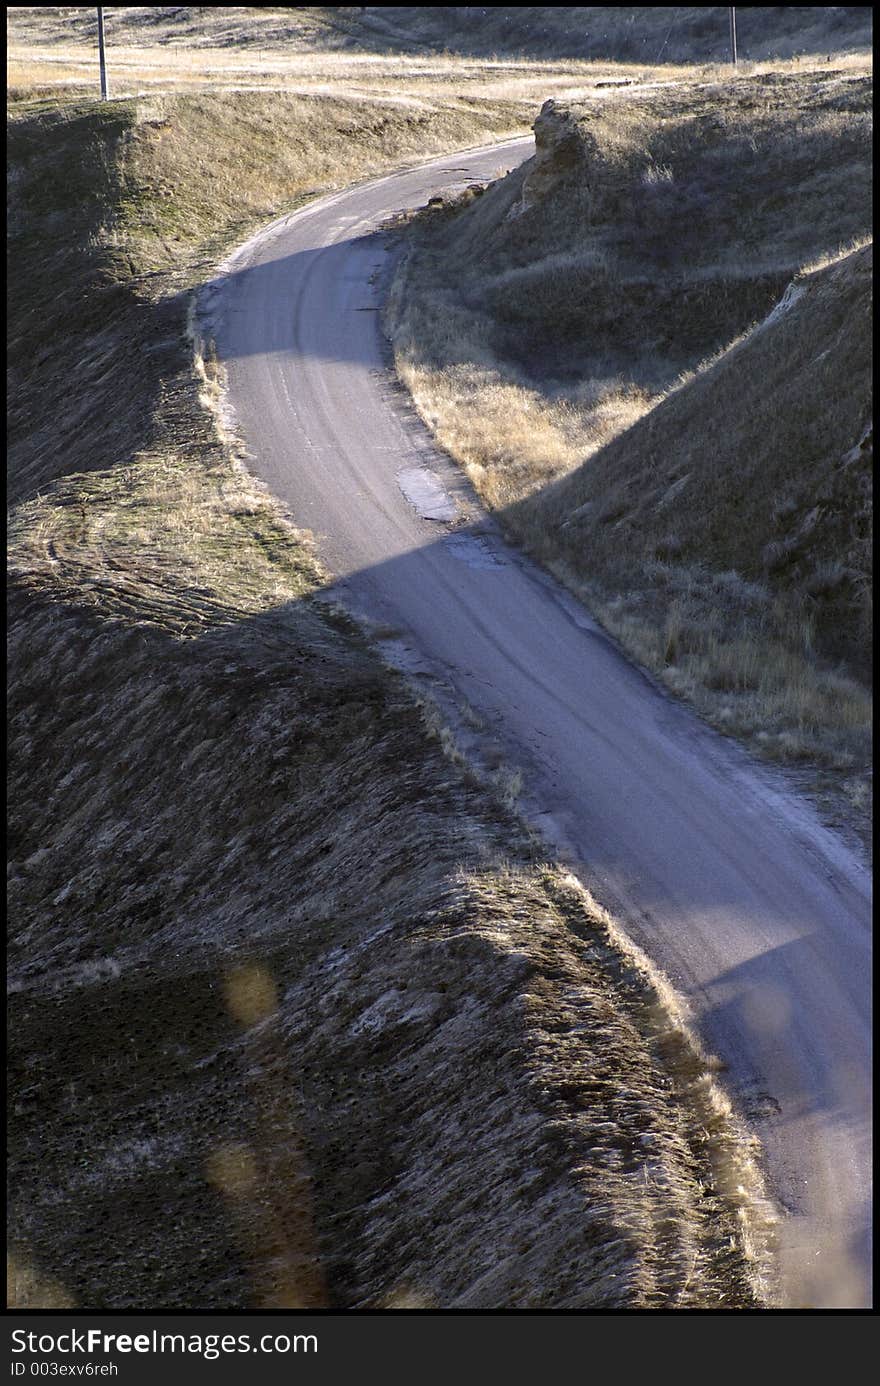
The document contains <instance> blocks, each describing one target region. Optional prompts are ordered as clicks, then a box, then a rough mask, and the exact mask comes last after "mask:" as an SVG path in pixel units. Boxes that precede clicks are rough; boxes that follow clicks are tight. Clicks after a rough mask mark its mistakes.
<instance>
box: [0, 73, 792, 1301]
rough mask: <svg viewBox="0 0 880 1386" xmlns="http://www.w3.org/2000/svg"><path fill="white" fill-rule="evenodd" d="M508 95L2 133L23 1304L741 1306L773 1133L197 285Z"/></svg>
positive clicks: (47, 114) (253, 108) (757, 1238)
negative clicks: (253, 379)
mask: <svg viewBox="0 0 880 1386" xmlns="http://www.w3.org/2000/svg"><path fill="white" fill-rule="evenodd" d="M510 119H511V112H510V109H509V108H508V107H506V106H504V105H503V104H501V103H499V104H498V105H497V106H496V107H495V108H494V110H493V109H492V108H490V107H489V106H483V107H481V108H480V109H479V111H478V112H477V113H475V112H474V110H472V109H462V107H461V106H460V105H458V104H457V103H456V102H453V103H452V104H451V107H450V108H444V107H442V106H441V105H440V104H439V103H438V104H437V105H436V106H435V107H434V108H433V110H432V113H431V114H430V115H426V114H425V112H424V111H423V110H416V111H415V112H414V111H413V108H412V106H410V105H408V104H406V103H399V104H398V105H396V106H395V105H393V104H392V103H386V104H384V105H383V104H382V103H381V102H380V101H378V100H377V99H372V100H371V99H366V98H364V99H360V100H356V99H355V98H354V97H351V98H349V99H345V98H343V97H341V96H337V98H336V99H335V100H325V101H321V102H318V101H316V100H305V99H303V98H300V97H289V98H287V99H285V100H278V101H273V100H272V99H271V98H268V97H267V96H266V95H265V94H252V95H250V96H248V97H245V96H243V95H242V94H238V95H235V94H232V95H230V94H225V95H218V96H211V97H208V96H194V97H186V98H170V97H169V98H166V99H164V100H163V101H162V102H161V103H158V102H156V101H155V100H154V99H150V100H147V101H141V102H115V103H112V104H111V105H109V106H107V107H100V108H95V107H92V106H86V105H84V104H78V103H77V102H75V101H74V102H68V103H66V104H65V105H63V106H53V105H46V104H45V103H40V102H31V103H25V104H23V105H19V106H18V107H17V110H16V114H15V118H14V120H13V123H12V126H11V130H10V144H9V172H10V186H11V193H12V200H11V207H10V212H11V216H10V225H11V233H12V234H11V241H10V271H11V272H10V370H11V391H10V398H11V409H12V430H11V449H10V465H11V490H12V494H13V498H14V509H13V512H12V516H11V527H10V566H11V584H10V660H9V666H8V669H9V680H10V690H9V702H10V796H9V803H10V808H9V820H10V822H9V827H10V833H9V836H10V856H11V861H10V989H11V997H10V1059H11V1068H12V1076H11V1081H10V1085H9V1102H10V1111H9V1119H10V1131H11V1146H10V1175H11V1199H10V1219H9V1235H10V1249H11V1256H10V1299H11V1302H12V1303H13V1304H14V1305H15V1306H17V1307H40V1306H43V1307H63V1306H70V1305H76V1306H79V1307H80V1308H104V1307H120V1308H121V1307H127V1308H133V1309H144V1308H159V1307H169V1308H174V1307H197V1308H202V1309H234V1308H239V1307H244V1306H287V1307H291V1306H309V1305H321V1304H330V1305H337V1306H355V1305H381V1304H390V1305H399V1306H404V1305H407V1304H423V1305H434V1306H438V1307H449V1306H451V1305H456V1304H461V1305H469V1306H488V1307H494V1306H497V1305H501V1304H503V1305H506V1306H511V1307H516V1306H523V1307H524V1306H528V1305H535V1306H541V1305H545V1306H551V1307H564V1306H580V1307H584V1306H589V1305H602V1306H614V1305H629V1306H635V1305H691V1304H701V1305H747V1304H751V1303H753V1302H755V1299H756V1297H759V1296H760V1295H761V1293H762V1292H763V1291H762V1285H761V1281H760V1273H761V1269H762V1265H763V1262H762V1260H761V1246H762V1244H763V1243H762V1238H763V1237H764V1235H765V1234H766V1232H767V1227H766V1225H764V1224H762V1223H761V1222H760V1218H761V1216H762V1214H761V1205H760V1203H759V1202H756V1201H755V1195H756V1194H757V1193H759V1181H758V1179H757V1175H756V1173H755V1169H754V1165H753V1163H752V1152H751V1149H750V1147H749V1145H748V1143H747V1142H745V1141H744V1140H743V1139H742V1138H741V1137H740V1135H739V1133H738V1130H737V1128H736V1126H735V1124H734V1123H733V1121H732V1120H731V1118H730V1116H729V1114H728V1112H727V1110H726V1108H725V1105H724V1103H723V1101H722V1100H721V1098H720V1097H719V1095H718V1093H717V1091H716V1090H715V1089H714V1087H713V1085H712V1082H711V1078H710V1076H709V1074H708V1073H707V1067H706V1064H705V1063H704V1062H703V1060H702V1059H701V1058H700V1057H699V1055H698V1054H697V1053H696V1051H695V1049H694V1048H693V1046H692V1044H691V1042H690V1041H689V1039H688V1037H687V1035H686V1033H685V1031H684V1030H683V1028H682V1027H681V1024H680V1022H679V1020H678V1018H677V1017H676V1016H675V1014H674V1012H673V1011H672V1010H671V1009H670V1008H669V1007H668V1006H667V1005H666V1004H665V1003H663V1004H661V1001H660V998H659V995H658V993H657V991H656V989H655V988H654V986H653V984H652V983H651V981H650V980H649V978H648V977H647V975H646V972H645V971H644V969H643V968H642V966H641V964H640V963H639V961H638V960H637V959H635V958H633V957H631V956H629V955H628V953H627V951H626V949H625V948H624V947H623V945H622V943H621V941H620V939H619V938H618V936H617V934H616V931H615V930H614V927H613V925H612V924H611V923H610V921H608V920H607V919H606V917H605V916H603V914H602V913H601V911H599V910H598V909H597V908H596V906H595V905H594V904H593V903H592V902H591V901H590V900H589V899H588V898H587V897H586V896H585V895H584V894H583V892H581V891H580V890H579V888H578V887H577V886H576V885H575V883H573V882H572V881H571V880H570V879H567V878H565V877H563V876H562V875H561V873H560V872H559V871H558V870H557V869H556V868H553V867H548V866H546V865H545V864H543V863H542V861H541V858H540V849H539V848H538V847H536V845H535V844H534V843H533V842H532V840H531V839H530V838H529V837H528V836H527V834H526V833H525V831H524V830H523V828H522V827H521V825H520V824H519V822H518V820H517V819H516V817H515V816H514V815H513V814H512V812H511V810H510V808H509V807H507V806H506V804H505V798H504V795H503V793H502V792H501V791H502V789H503V785H500V784H496V783H495V782H494V781H493V779H492V777H491V775H490V774H488V772H487V773H486V774H485V775H484V774H481V773H479V772H477V771H475V770H470V769H468V768H467V767H465V766H464V765H463V763H462V762H461V761H460V760H459V759H456V758H455V756H454V755H453V756H450V755H449V754H446V753H445V748H447V747H448V744H449V736H448V733H447V732H446V731H445V729H444V728H442V727H441V726H440V725H439V724H438V721H437V719H436V717H435V716H433V715H431V714H430V710H425V709H423V708H421V707H420V706H419V705H418V704H417V703H416V701H415V700H414V697H413V694H412V692H411V690H409V689H408V687H407V686H406V685H405V684H404V682H403V681H402V680H401V679H400V678H399V677H398V676H397V675H394V674H392V673H390V672H389V671H388V670H387V669H386V668H385V667H384V666H383V665H382V664H381V662H380V660H379V657H378V655H377V653H376V651H375V649H374V648H372V647H371V646H370V645H369V643H368V642H367V641H366V640H365V638H364V636H363V635H362V634H361V633H360V632H359V631H358V630H357V629H355V628H354V627H353V626H352V625H351V623H350V622H348V621H347V620H346V619H345V618H343V617H342V616H340V615H338V614H336V613H335V612H334V611H333V610H332V609H330V608H329V607H328V606H327V605H326V604H322V603H321V601H320V599H319V598H320V589H321V585H322V582H323V577H322V574H321V572H320V569H319V567H318V565H317V563H316V562H315V560H314V557H313V555H312V553H311V550H310V548H309V545H308V542H307V539H306V537H305V536H303V535H302V534H300V533H299V532H298V531H297V530H296V529H295V528H294V527H293V525H292V524H291V523H290V522H289V521H288V520H287V519H285V517H284V516H283V515H282V514H281V513H280V512H279V510H278V508H277V506H276V505H275V504H274V502H273V501H272V500H271V498H270V497H269V496H268V495H267V494H266V493H265V492H263V491H262V490H261V489H260V488H259V487H258V486H257V485H255V483H253V482H252V481H251V480H250V478H249V477H248V475H247V473H246V471H245V469H244V467H243V466H242V464H241V462H240V460H239V459H238V457H237V455H236V451H235V447H234V445H232V444H230V443H229V442H228V441H224V440H223V439H222V438H221V436H220V435H219V433H218V430H217V425H216V422H215V419H216V415H215V412H213V406H215V405H216V400H217V394H218V389H219V382H218V378H217V370H216V366H215V365H214V364H213V363H212V359H211V352H210V348H209V346H205V345H204V344H202V343H199V342H198V341H197V340H196V341H195V342H193V341H192V340H191V339H190V337H189V336H188V330H187V324H188V317H189V307H190V295H189V292H188V289H189V286H191V285H192V284H193V283H195V282H197V281H198V280H199V278H200V277H201V276H202V274H203V273H204V270H205V267H206V265H207V264H208V263H209V262H211V261H212V260H213V259H214V257H216V256H218V255H219V253H220V250H221V248H222V247H223V246H225V245H226V244H228V243H229V242H230V241H232V240H234V239H236V238H239V237H241V236H243V235H244V233H245V231H246V230H247V228H248V227H249V226H251V225H253V224H254V223H255V222H256V221H258V220H259V219H260V218H264V217H266V216H268V215H269V214H270V212H271V213H278V212H280V211H282V210H283V209H284V207H285V206H291V205H295V204H296V201H297V199H299V198H301V197H303V196H304V195H306V193H307V192H308V191H310V190H314V189H315V188H317V187H320V186H330V185H334V184H337V183H339V182H340V181H343V180H345V179H347V178H351V177H354V176H358V175H363V174H366V173H367V172H370V171H372V170H377V169H379V168H382V167H387V166H388V165H389V164H392V163H394V162H395V161H397V160H399V159H400V158H402V157H407V156H411V155H415V154H416V153H422V152H426V151H427V150H429V149H430V148H436V147H438V146H448V145H449V144H450V143H452V142H459V143H467V142H469V141H471V142H472V141H473V140H475V139H477V138H481V137H484V136H485V135H486V134H488V133H490V132H491V130H492V129H497V128H499V127H500V128H504V127H505V126H506V125H507V124H508V123H509V121H510Z"/></svg>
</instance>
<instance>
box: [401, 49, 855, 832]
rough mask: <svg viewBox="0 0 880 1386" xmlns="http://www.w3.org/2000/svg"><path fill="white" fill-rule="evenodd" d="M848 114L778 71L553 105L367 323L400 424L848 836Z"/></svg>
mask: <svg viewBox="0 0 880 1386" xmlns="http://www.w3.org/2000/svg"><path fill="white" fill-rule="evenodd" d="M870 99H871V83H870V78H869V77H866V76H860V75H858V74H857V73H846V74H833V73H831V74H828V75H827V76H824V77H820V76H818V75H817V74H814V75H798V74H796V73H794V72H786V73H778V74H767V75H764V76H761V77H753V78H741V79H739V80H736V81H730V82H727V83H723V84H714V85H705V84H700V85H692V86H679V87H675V88H668V89H667V90H665V91H660V92H656V93H652V92H651V91H649V90H647V89H645V90H644V91H643V92H641V93H636V94H633V95H629V94H622V95H621V94H614V95H610V96H607V97H605V98H604V99H603V100H601V101H600V100H595V101H594V102H593V103H591V104H590V105H588V106H583V107H566V106H561V105H556V104H554V103H552V102H550V103H548V104H547V105H546V106H545V108H544V109H543V110H542V113H541V116H540V117H539V119H538V121H537V122H536V126H535V129H536V145H537V152H536V156H535V158H534V159H533V160H531V161H529V163H527V164H526V165H524V166H523V168H522V169H520V170H518V171H516V172H515V173H513V174H511V175H510V176H509V177H507V178H506V179H504V180H502V181H501V182H499V183H498V184H496V185H493V186H491V187H490V188H488V189H487V190H486V192H485V193H484V194H483V195H482V196H477V195H476V194H475V193H470V194H468V196H467V197H466V198H465V199H463V201H462V203H461V204H459V205H458V206H454V207H446V208H442V209H435V210H433V211H431V212H429V213H428V214H426V215H425V216H424V217H423V218H421V219H420V222H419V224H418V225H417V227H416V228H415V230H414V241H413V247H414V248H413V252H412V254H411V256H410V258H409V261H408V263H407V264H406V265H405V267H404V269H403V271H402V273H401V277H400V279H399V281H398V284H397V286H396V292H395V295H394V301H393V303H392V312H391V316H390V325H391V330H392V332H393V334H394V338H395V344H396V351H397V360H398V367H399V370H400V372H401V374H402V376H403V378H404V379H405V380H406V381H407V383H408V384H409V385H410V387H411V389H412V390H413V392H414V395H415V398H416V401H417V403H418V405H419V408H420V409H421V411H422V413H423V415H424V416H425V417H426V418H427V420H428V421H429V422H430V423H431V424H432V426H434V428H435V429H436V431H437V435H438V437H439V439H440V440H441V442H442V443H443V444H444V446H445V447H447V448H448V450H449V451H450V452H452V453H453V454H454V455H456V456H457V457H459V458H460V459H461V460H462V461H464V462H465V464H466V465H467V467H468V470H469V472H470V475H471V477H472V479H473V480H474V482H475V484H476V486H477V488H478V490H479V491H480V492H481V493H482V495H483V497H484V498H485V499H486V500H487V501H488V502H489V503H490V504H491V505H493V506H495V507H496V508H498V509H499V510H501V511H502V512H503V513H504V515H505V518H506V520H507V521H508V523H509V524H510V526H511V527H512V529H513V531H514V532H515V533H516V535H517V536H518V537H519V538H520V539H522V540H524V541H525V542H526V543H527V544H528V545H529V547H530V548H532V549H533V551H535V552H536V553H537V554H539V555H540V556H541V557H542V558H543V559H544V560H545V561H546V562H548V563H549V564H550V565H551V566H554V567H555V568H556V569H557V570H558V571H559V572H560V573H561V574H562V575H563V576H564V577H565V578H566V579H567V580H568V581H569V582H570V583H571V585H572V586H574V587H575V589H576V590H579V591H581V592H582V593H584V595H585V596H586V598H587V600H588V601H589V603H590V605H591V606H592V607H593V608H594V609H595V610H596V611H597V614H599V615H600V616H601V618H602V619H603V621H604V622H605V623H606V625H607V626H608V627H609V629H611V630H612V631H613V632H614V633H615V634H617V635H618V636H619V637H620V638H621V639H622V640H623V642H624V644H625V645H626V646H627V647H628V648H629V649H630V650H631V652H632V653H634V654H635V656H636V657H637V658H638V659H640V660H641V661H642V662H643V663H645V664H647V665H649V666H650V667H651V668H653V669H654V670H656V671H657V672H659V673H660V674H661V676H662V677H663V678H664V679H665V680H666V682H667V683H668V684H669V685H670V687H672V688H673V689H674V690H675V691H676V692H679V693H683V694H685V695H687V696H689V697H691V698H692V699H693V700H694V701H695V702H696V703H697V705H698V706H699V707H700V709H701V710H702V711H703V712H704V713H706V714H707V715H709V716H710V717H711V718H712V719H713V720H715V721H716V723H717V724H718V725H719V726H721V727H723V728H725V729H727V730H732V731H737V732H741V733H744V734H746V735H749V736H751V737H752V738H753V739H754V741H755V744H756V745H758V746H759V747H760V748H761V749H763V750H764V751H766V752H768V753H769V754H771V755H773V756H775V757H777V758H779V759H782V760H787V761H790V762H798V763H799V764H806V765H812V766H814V767H815V766H818V767H819V768H820V770H821V771H822V774H823V776H824V778H823V783H825V784H827V785H828V786H831V785H832V784H833V785H837V786H838V788H839V787H841V786H843V788H844V790H845V792H846V794H847V795H848V798H849V799H850V800H851V801H852V807H854V808H855V810H857V812H858V813H860V812H861V810H862V808H863V806H864V801H865V796H866V789H867V780H866V779H865V769H866V765H867V756H868V745H867V737H868V724H869V719H870V702H869V695H868V693H867V691H866V689H865V688H864V687H863V681H864V680H865V678H866V677H867V676H868V671H869V669H870V658H871V655H870V643H869V642H870V636H869V626H870V619H869V613H870V606H869V602H870V581H869V576H868V575H869V572H870V534H869V529H868V524H869V519H868V516H869V483H870V471H869V461H870V458H869V455H867V457H866V452H865V447H864V446H863V445H864V444H865V441H866V437H867V435H866V429H868V428H869V425H870V418H871V391H870V351H869V341H870V338H869V330H870V328H869V313H870V269H869V266H870V247H869V246H868V247H865V246H864V242H865V240H866V238H867V236H868V233H869V231H870V226H871V207H870V181H871V180H870V149H871V115H870ZM858 246H862V247H863V248H862V249H860V250H856V251H853V253H851V254H849V255H847V251H848V250H852V248H853V247H858ZM838 256H843V258H842V259H841V260H840V261H839V263H838V261H837V257H838ZM823 264H825V265H827V266H830V267H828V268H826V269H825V270H822V269H821V266H822V265H823ZM793 280H796V281H797V287H796V288H795V289H794V290H793V291H791V292H790V293H789V294H788V296H787V298H786V299H785V303H786V306H788V304H789V303H791V304H792V307H791V312H790V313H784V312H782V311H780V312H779V313H777V314H775V315H774V317H773V318H772V319H771V320H770V321H769V322H768V323H767V325H766V326H764V327H761V328H760V329H756V327H755V324H757V323H761V322H763V321H764V320H765V319H766V318H768V315H769V314H770V313H771V311H772V310H773V308H774V305H775V304H777V303H779V301H780V300H781V299H782V298H783V295H784V294H785V293H786V290H787V286H788V285H789V284H791V283H792V281H793ZM854 450H855V451H854ZM852 457H855V459H856V460H855V461H847V460H846V459H848V458H852ZM826 771H827V772H828V775H830V778H828V775H826V774H825V772H826ZM841 802H843V801H841ZM847 812H849V809H848V810H847Z"/></svg>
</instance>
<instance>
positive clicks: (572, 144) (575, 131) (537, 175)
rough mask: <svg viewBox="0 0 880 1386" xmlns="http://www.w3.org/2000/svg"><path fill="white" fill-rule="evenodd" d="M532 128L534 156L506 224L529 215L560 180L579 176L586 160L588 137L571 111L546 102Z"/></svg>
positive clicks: (552, 102)
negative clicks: (577, 174)
mask: <svg viewBox="0 0 880 1386" xmlns="http://www.w3.org/2000/svg"><path fill="white" fill-rule="evenodd" d="M580 114H582V113H580ZM532 128H533V129H534V132H535V155H534V158H533V159H531V160H530V161H529V163H528V164H527V166H526V174H525V178H524V180H523V185H522V192H521V193H520V196H519V197H518V198H517V200H516V202H514V204H513V206H512V207H511V209H510V211H509V212H508V214H507V216H508V220H514V219H515V218H516V217H520V216H522V215H523V213H524V212H528V211H531V209H532V208H533V207H534V206H536V205H537V204H539V203H541V202H543V201H544V200H545V198H546V197H547V195H548V193H550V192H551V190H552V189H553V188H554V187H556V186H557V185H558V184H559V183H560V182H561V181H562V180H563V179H565V178H569V177H571V176H572V175H573V174H576V173H579V172H581V173H582V170H583V167H584V165H585V164H586V163H587V160H588V155H589V149H590V137H589V135H586V136H585V131H584V128H583V124H582V123H580V122H579V116H578V113H576V112H574V111H573V110H571V108H570V107H567V106H558V105H557V104H556V102H555V101H553V100H550V101H545V102H544V104H543V106H542V107H541V110H540V114H539V115H538V118H537V120H536V121H535V123H534V126H533V127H532Z"/></svg>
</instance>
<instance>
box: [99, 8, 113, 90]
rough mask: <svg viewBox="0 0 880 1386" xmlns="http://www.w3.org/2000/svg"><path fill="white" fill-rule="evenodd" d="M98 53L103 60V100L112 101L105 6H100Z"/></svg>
mask: <svg viewBox="0 0 880 1386" xmlns="http://www.w3.org/2000/svg"><path fill="white" fill-rule="evenodd" d="M98 53H99V55H100V58H101V100H102V101H109V100H110V85H109V83H108V81H107V59H106V58H105V56H104V6H103V5H99V6H98Z"/></svg>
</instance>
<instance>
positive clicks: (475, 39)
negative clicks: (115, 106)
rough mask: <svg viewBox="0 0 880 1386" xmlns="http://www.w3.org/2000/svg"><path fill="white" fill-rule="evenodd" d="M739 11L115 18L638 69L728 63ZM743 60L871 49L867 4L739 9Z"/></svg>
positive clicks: (273, 38)
mask: <svg viewBox="0 0 880 1386" xmlns="http://www.w3.org/2000/svg"><path fill="white" fill-rule="evenodd" d="M728 13H729V11H728V7H727V6H723V5H702V6H675V7H673V6H664V5H643V6H641V7H636V8H634V9H629V8H623V7H621V6H614V5H604V6H584V5H557V6H547V5H542V6H535V5H517V6H513V7H511V6H506V7H505V6H501V5H489V6H474V5H458V6H450V5H415V6H414V5H357V6H355V5H336V6H330V5H314V6H296V7H294V6H272V5H265V6H259V7H255V6H234V5H216V6H205V5H202V6H175V7H174V8H173V9H168V8H165V7H159V6H142V5H140V6H139V5H131V6H126V7H119V8H117V9H113V10H111V11H110V12H109V17H108V32H109V33H110V34H111V36H112V37H113V39H114V40H115V41H116V42H118V43H136V42H141V43H143V42H149V43H159V44H169V45H188V46H195V47H199V46H204V45H210V46H212V47H214V46H217V47H223V46H230V45H233V44H234V45H235V46H236V47H240V46H260V47H267V46H273V45H279V46H280V45H284V46H289V47H295V48H302V49H310V48H317V49H320V50H323V51H326V50H327V49H328V48H332V47H339V48H344V47H349V48H354V49H362V50H367V51H373V52H389V51H390V52H395V51H410V52H416V53H418V52H420V51H426V50H428V51H430V50H435V51H436V50H441V51H447V52H450V53H456V54H465V55H477V56H488V55H493V54H498V55H502V56H519V55H525V56H529V57H533V58H536V57H537V58H586V59H590V60H597V59H598V60H601V61H612V62H628V63H650V64H653V63H657V62H664V63H707V62H709V63H711V62H719V61H725V60H726V59H727V58H728V56H729V51H730V49H729V20H728ZM9 22H10V25H11V29H12V32H13V33H14V34H16V35H21V36H22V37H24V36H32V35H36V34H38V35H39V36H40V38H41V39H43V40H44V41H48V42H53V43H65V42H66V43H70V42H77V41H79V42H82V41H83V40H84V39H88V38H93V37H94V34H95V27H96V21H95V16H94V11H93V10H90V9H88V7H86V6H69V5H68V6H48V5H47V6H40V7H37V6H32V7H27V6H14V7H12V8H11V11H10V21H9ZM737 37H738V50H739V54H740V57H741V58H743V59H746V60H751V61H756V60H761V59H765V58H790V57H794V56H795V55H796V54H819V55H821V56H825V55H826V54H827V53H829V52H835V53H839V52H847V51H856V50H861V51H865V50H867V49H869V48H870V46H871V8H870V6H867V5H849V6H840V5H837V6H804V5H764V6H762V5H755V6H749V7H747V8H740V10H739V16H738V36H737Z"/></svg>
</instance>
